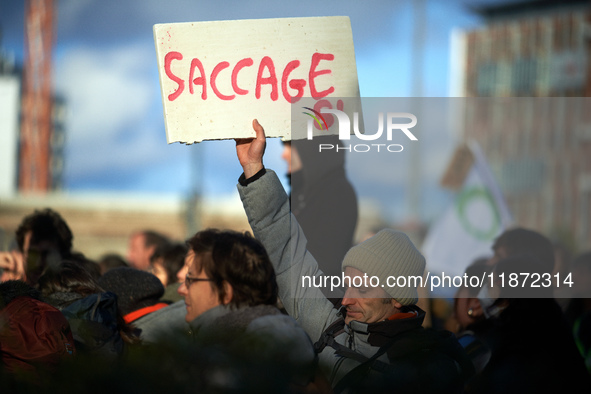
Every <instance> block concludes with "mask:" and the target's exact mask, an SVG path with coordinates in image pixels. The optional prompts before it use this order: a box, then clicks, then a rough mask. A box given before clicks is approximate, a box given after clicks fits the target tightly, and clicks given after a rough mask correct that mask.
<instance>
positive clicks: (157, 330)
mask: <svg viewBox="0 0 591 394" xmlns="http://www.w3.org/2000/svg"><path fill="white" fill-rule="evenodd" d="M98 284H99V285H100V286H101V287H102V288H103V289H105V290H106V291H110V292H112V293H114V294H116V295H117V302H118V306H119V312H120V313H121V315H122V316H123V320H125V323H127V324H133V326H134V327H135V328H137V329H138V330H139V331H140V332H139V335H140V338H141V339H142V341H143V342H150V343H155V342H158V341H160V340H166V339H167V338H166V336H168V335H174V334H175V333H176V332H185V333H186V332H188V326H187V324H186V323H185V320H184V316H185V314H184V303H180V304H179V305H175V306H174V307H173V306H169V304H168V303H165V302H162V301H161V298H162V295H163V294H164V287H163V286H162V283H161V282H160V280H158V278H157V277H156V276H154V275H153V274H151V273H149V272H145V271H140V270H137V269H135V268H131V267H120V268H114V269H112V270H110V271H108V272H107V273H105V274H104V275H103V276H102V277H101V278H100V279H99V281H98ZM169 308H171V309H170V310H169Z"/></svg>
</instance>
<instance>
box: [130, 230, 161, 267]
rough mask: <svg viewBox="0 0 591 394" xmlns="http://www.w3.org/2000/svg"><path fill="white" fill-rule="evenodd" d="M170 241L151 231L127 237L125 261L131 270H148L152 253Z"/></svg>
mask: <svg viewBox="0 0 591 394" xmlns="http://www.w3.org/2000/svg"><path fill="white" fill-rule="evenodd" d="M169 242H170V240H169V239H168V238H167V237H166V236H165V235H163V234H160V233H158V232H156V231H152V230H143V231H137V232H135V233H133V234H131V236H130V237H129V245H128V248H127V261H128V262H129V265H130V266H131V267H133V268H137V269H139V270H142V271H147V270H148V269H150V258H151V257H152V255H153V254H154V251H155V250H156V249H157V248H158V247H160V246H162V245H166V244H168V243H169Z"/></svg>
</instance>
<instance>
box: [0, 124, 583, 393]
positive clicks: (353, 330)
mask: <svg viewBox="0 0 591 394" xmlns="http://www.w3.org/2000/svg"><path fill="white" fill-rule="evenodd" d="M253 128H254V130H255V132H256V138H251V139H239V140H236V151H237V155H238V160H239V162H240V164H241V166H242V168H243V171H244V172H243V174H242V175H241V176H240V178H239V181H238V186H237V187H238V191H239V193H240V198H241V199H242V202H243V205H244V210H245V213H246V215H247V217H248V220H249V223H250V225H251V228H252V232H253V234H254V235H250V233H241V232H236V231H233V230H218V229H205V230H202V231H199V232H197V233H196V234H194V235H192V236H191V237H190V238H189V239H188V240H187V241H186V242H180V241H178V240H171V239H169V238H168V237H166V236H165V235H163V234H161V233H159V232H158V231H153V230H149V231H138V232H136V233H134V234H131V235H130V238H129V250H128V253H127V255H126V256H125V257H123V256H119V255H116V254H109V255H105V256H104V257H103V258H101V259H99V260H98V261H92V260H90V259H88V258H87V257H86V256H85V255H84V254H83V253H81V252H80V251H75V250H74V249H73V239H74V235H73V234H72V231H71V230H70V228H69V226H68V224H67V223H66V221H65V220H64V219H63V218H62V217H61V216H60V214H59V213H58V212H55V211H54V210H52V209H43V210H37V211H35V212H33V213H31V214H30V215H28V216H26V217H25V218H24V219H23V220H22V222H21V224H20V226H19V227H18V229H17V231H16V233H15V240H16V243H15V244H16V248H15V250H11V251H7V252H1V253H0V268H2V276H1V278H0V361H1V363H0V390H2V392H19V391H22V392H28V391H31V392H45V391H47V392H58V391H59V392H64V393H68V392H74V391H76V392H79V391H80V390H84V391H90V392H94V391H96V392H105V391H107V390H109V391H113V392H123V391H125V392H128V391H132V392H133V391H146V392H165V391H166V392H168V391H172V390H175V391H176V390H179V391H180V392H257V393H260V392H273V393H275V392H289V393H291V392H298V393H333V392H334V393H341V392H348V393H357V392H364V393H365V392H400V393H464V392H465V393H501V392H502V393H513V392H514V393H528V392H532V393H537V392H545V391H546V390H550V391H553V392H555V391H559V390H563V391H565V392H579V391H581V390H589V388H590V387H591V385H590V383H591V380H590V375H589V374H590V371H591V363H590V362H591V356H590V352H591V340H590V338H591V328H590V325H591V312H590V311H591V308H590V303H589V301H588V300H587V299H586V298H584V297H583V296H584V293H581V294H580V295H579V296H577V295H575V298H573V299H572V300H571V301H570V302H569V303H568V304H565V305H559V304H558V303H557V301H556V300H555V298H554V297H553V294H552V289H540V290H537V289H534V288H533V287H532V291H531V292H529V293H527V294H525V296H524V295H523V294H514V293H512V292H510V291H509V290H510V289H507V290H506V291H501V292H497V293H493V291H491V290H492V289H491V288H487V286H486V285H484V286H482V287H479V288H472V287H464V288H459V289H458V292H457V294H456V297H455V299H454V306H453V307H454V315H455V321H457V323H458V328H457V330H456V329H454V330H452V331H454V332H451V331H449V330H443V329H439V328H434V327H427V326H428V324H426V323H425V316H426V311H424V310H423V309H422V308H420V307H419V306H417V303H418V301H419V291H418V289H417V287H416V286H412V285H411V284H410V283H409V284H408V286H405V287H394V286H392V287H389V286H385V287H384V286H376V285H367V284H362V285H360V283H367V282H366V281H365V282H364V281H363V280H362V279H363V278H364V277H367V276H370V277H377V278H378V279H380V283H386V278H387V277H390V276H396V277H399V276H417V275H418V276H421V275H423V273H424V271H425V266H426V263H427V262H426V261H425V259H424V257H423V256H422V254H421V253H420V251H419V249H418V248H417V247H416V246H415V245H414V244H413V242H412V241H411V240H410V238H409V237H408V236H407V235H406V234H404V233H403V232H400V231H397V230H393V229H388V228H385V229H382V230H380V231H378V232H377V233H376V234H375V235H373V236H372V237H370V238H368V239H366V240H364V241H363V242H361V243H358V244H356V245H353V244H352V239H351V238H352V234H353V228H354V226H355V221H356V215H357V211H356V208H355V209H354V217H355V220H354V221H351V223H348V224H347V225H346V226H344V225H342V224H341V225H340V226H339V228H338V230H339V231H334V232H332V234H331V235H334V233H339V234H342V237H341V239H338V240H334V239H328V238H324V240H323V239H322V238H321V237H323V236H324V237H326V235H327V233H328V232H330V231H329V230H326V229H325V230H322V231H317V233H318V234H315V231H314V226H313V225H311V224H309V223H312V221H311V220H310V219H309V218H310V217H317V216H322V215H324V214H326V215H329V214H330V206H331V204H330V201H332V200H333V199H335V198H338V196H336V197H330V198H329V199H328V200H323V199H322V198H318V197H317V196H316V195H314V192H315V191H316V190H317V188H321V186H322V185H325V184H326V182H325V181H322V179H321V178H319V177H320V174H319V173H318V171H314V170H313V169H312V168H308V170H307V172H305V173H304V174H303V175H302V174H300V175H297V174H296V171H297V170H299V169H300V168H299V166H294V168H292V169H291V170H292V172H293V173H292V180H294V178H297V177H300V180H299V181H297V180H296V181H297V182H304V183H303V184H304V185H306V187H305V188H302V189H300V190H299V191H298V192H297V193H295V192H292V194H291V196H288V194H286V192H285V190H284V189H283V187H282V185H281V183H280V181H279V179H278V177H277V175H276V174H275V172H273V171H272V170H271V169H267V168H265V167H264V165H263V156H264V152H265V146H266V141H265V135H264V130H263V128H262V126H261V125H260V124H259V123H258V122H257V121H254V122H253ZM287 147H288V148H289V149H292V150H293V151H292V152H291V154H298V155H301V156H303V157H304V158H305V159H304V162H306V163H308V164H307V165H308V166H312V164H310V161H309V159H306V157H307V156H308V153H306V146H305V144H299V143H294V144H293V145H288V146H287ZM335 162H336V164H335V165H334V166H330V167H328V166H325V167H324V168H323V170H324V172H326V173H329V174H330V176H331V179H334V178H335V177H334V175H335V174H337V175H338V176H339V177H340V179H339V180H338V182H337V184H338V185H340V186H339V190H340V191H341V192H340V193H341V194H343V195H346V196H347V197H346V201H344V202H343V204H345V205H352V206H354V207H356V197H355V195H354V192H353V191H352V189H351V188H350V185H348V183H347V182H346V179H345V178H344V173H342V172H341V169H342V164H343V163H342V159H341V158H338V159H336V160H335ZM294 163H296V164H297V160H296V161H295V162H294ZM300 164H301V162H300ZM319 179H320V180H319ZM315 184H316V186H315ZM329 189H330V188H329ZM310 196H312V197H310ZM290 197H291V198H290ZM315 201H318V203H320V202H322V203H323V204H325V203H326V204H328V205H327V207H322V208H320V209H319V208H318V207H316V208H315V209H314V210H313V211H312V212H311V213H310V212H309V211H307V209H310V208H309V207H310V206H312V205H313V204H314V202H315ZM333 205H334V206H338V207H340V208H339V209H338V210H337V211H338V212H342V211H343V209H344V208H342V207H343V206H345V205H339V204H333ZM307 207H308V208H307ZM300 219H301V221H302V224H303V225H302V226H301V227H300V225H299V221H300ZM324 222H328V224H327V225H328V226H330V224H331V223H330V220H324ZM308 239H309V242H308ZM327 245H328V246H327ZM331 250H333V251H334V253H330V251H331ZM492 252H494V256H493V257H492V258H490V259H482V260H479V261H476V262H474V264H472V265H470V266H469V267H467V269H466V272H467V273H469V274H470V275H476V276H480V275H481V274H482V273H483V272H489V271H495V272H539V273H551V272H553V270H554V268H555V267H554V265H555V263H554V249H553V245H552V243H551V242H550V241H549V240H548V238H547V237H545V236H544V235H542V234H540V233H538V232H535V231H532V230H527V229H522V228H516V229H511V230H507V231H505V232H504V233H503V234H501V235H500V236H499V237H498V238H497V240H496V242H495V243H494V245H493V246H492ZM590 256H591V255H590V254H589V253H588V254H583V255H581V256H580V257H578V258H577V259H576V260H575V262H574V264H573V266H572V269H573V270H575V271H576V272H577V277H578V278H579V277H580V280H581V281H584V280H586V279H585V278H591V275H589V273H590V272H589V271H591V257H590ZM335 259H336V260H338V266H339V267H338V270H335V264H336V263H335ZM324 272H330V274H331V275H332V274H339V273H341V272H343V273H344V275H345V276H347V277H348V278H350V282H349V283H348V284H344V286H343V287H342V288H340V289H337V291H336V292H331V293H327V292H326V291H325V290H326V289H322V288H318V287H314V286H308V287H305V286H302V285H301V278H302V276H303V275H308V276H321V275H323V274H324ZM357 279H359V280H357Z"/></svg>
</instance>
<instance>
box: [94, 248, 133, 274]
mask: <svg viewBox="0 0 591 394" xmlns="http://www.w3.org/2000/svg"><path fill="white" fill-rule="evenodd" d="M98 265H99V268H100V271H101V274H104V273H105V272H107V271H109V270H112V269H113V268H117V267H129V264H127V262H126V261H125V259H124V258H123V257H122V256H121V255H120V254H117V253H107V254H105V255H103V256H101V258H100V259H99V261H98Z"/></svg>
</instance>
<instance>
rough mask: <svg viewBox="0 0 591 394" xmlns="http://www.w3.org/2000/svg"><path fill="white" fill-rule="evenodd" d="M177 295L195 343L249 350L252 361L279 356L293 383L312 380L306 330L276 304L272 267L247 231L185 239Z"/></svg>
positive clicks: (200, 234) (313, 360)
mask: <svg viewBox="0 0 591 394" xmlns="http://www.w3.org/2000/svg"><path fill="white" fill-rule="evenodd" d="M187 245H188V246H189V252H188V253H187V256H186V258H185V270H182V271H181V272H179V279H180V275H182V274H183V271H184V272H186V275H185V278H184V282H183V283H181V286H180V287H179V290H178V292H179V294H181V295H182V296H184V297H185V304H186V310H187V314H186V316H185V320H186V321H187V323H189V325H190V326H191V330H192V334H193V336H194V338H195V339H196V341H197V342H198V343H199V344H200V345H203V346H209V345H212V344H215V345H218V346H222V347H223V348H224V349H228V350H229V351H230V353H233V352H235V351H236V350H237V349H238V351H239V352H244V351H249V352H250V353H249V354H248V358H250V361H252V362H255V363H256V362H262V363H263V365H268V364H265V363H269V361H271V360H283V361H286V362H287V365H288V366H289V367H288V369H287V371H288V374H289V375H291V376H290V378H291V379H292V382H293V383H295V384H298V385H302V386H303V385H306V384H308V383H310V381H311V380H312V379H313V374H314V368H315V363H316V357H315V354H314V349H313V347H312V341H311V340H310V338H309V337H308V335H307V334H306V332H305V331H304V330H303V329H302V328H301V327H300V326H299V325H298V324H297V323H296V321H295V320H294V319H293V318H291V317H290V316H288V315H285V314H283V313H281V311H280V310H279V309H278V308H277V307H276V306H275V305H276V303H277V294H278V288H277V282H276V280H275V271H274V269H273V265H272V264H271V261H270V260H269V257H268V255H267V252H266V251H265V248H264V247H263V245H262V244H261V243H260V242H259V241H257V240H256V239H254V238H253V237H252V236H251V235H250V234H248V233H238V232H235V231H230V230H226V231H220V230H215V229H209V230H204V231H200V232H198V233H197V234H195V235H194V236H193V237H192V238H190V239H189V240H188V241H187Z"/></svg>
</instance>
